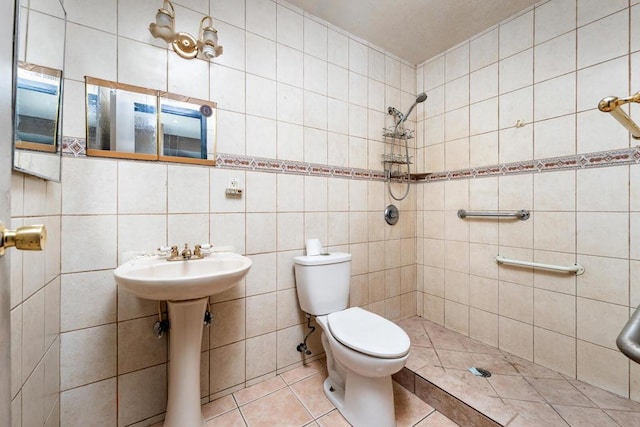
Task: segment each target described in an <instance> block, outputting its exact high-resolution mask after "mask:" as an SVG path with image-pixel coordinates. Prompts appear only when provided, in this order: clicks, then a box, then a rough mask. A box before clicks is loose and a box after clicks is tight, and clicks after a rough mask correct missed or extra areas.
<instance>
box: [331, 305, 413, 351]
mask: <svg viewBox="0 0 640 427" xmlns="http://www.w3.org/2000/svg"><path fill="white" fill-rule="evenodd" d="M327 323H328V325H329V330H330V331H331V335H332V336H333V337H334V338H335V339H336V340H338V341H339V342H340V343H341V344H343V345H344V346H346V347H349V348H351V349H353V350H356V351H358V352H360V353H364V354H367V355H369V356H374V357H379V358H382V359H396V358H399V357H403V356H406V355H407V354H408V353H409V348H410V345H411V341H410V340H409V336H408V335H407V334H406V332H405V331H403V330H402V328H400V327H399V326H398V325H396V324H395V323H393V322H391V321H389V320H387V319H385V318H384V317H382V316H378V315H377V314H374V313H371V312H369V311H366V310H363V309H361V308H360V307H352V308H348V309H346V310H341V311H337V312H334V313H331V314H329V315H328V316H327Z"/></svg>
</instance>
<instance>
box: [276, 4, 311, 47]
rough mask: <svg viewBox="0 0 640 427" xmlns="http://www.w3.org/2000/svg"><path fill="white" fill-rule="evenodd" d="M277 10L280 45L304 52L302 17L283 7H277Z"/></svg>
mask: <svg viewBox="0 0 640 427" xmlns="http://www.w3.org/2000/svg"><path fill="white" fill-rule="evenodd" d="M276 8H277V12H276V21H277V26H276V35H277V39H278V43H282V44H285V45H287V46H290V47H292V48H295V49H298V50H302V43H303V34H304V31H303V28H304V27H303V22H304V21H303V18H302V15H301V14H299V13H297V12H294V11H293V10H291V9H289V8H287V7H284V6H282V5H277V6H276Z"/></svg>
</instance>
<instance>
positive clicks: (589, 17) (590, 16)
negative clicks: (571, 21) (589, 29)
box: [577, 0, 628, 27]
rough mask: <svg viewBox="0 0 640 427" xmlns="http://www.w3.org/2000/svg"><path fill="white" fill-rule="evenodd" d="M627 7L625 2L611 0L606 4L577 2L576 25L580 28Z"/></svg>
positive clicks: (586, 1) (584, 0)
mask: <svg viewBox="0 0 640 427" xmlns="http://www.w3.org/2000/svg"><path fill="white" fill-rule="evenodd" d="M627 5H628V3H627V1H626V0H612V1H609V2H606V4H605V3H601V2H599V1H597V0H580V1H578V22H577V24H578V26H579V27H581V26H583V25H585V24H588V23H590V22H593V21H595V20H596V19H600V18H604V17H605V16H607V15H610V14H612V13H614V12H617V11H619V10H621V9H624V8H625V7H627Z"/></svg>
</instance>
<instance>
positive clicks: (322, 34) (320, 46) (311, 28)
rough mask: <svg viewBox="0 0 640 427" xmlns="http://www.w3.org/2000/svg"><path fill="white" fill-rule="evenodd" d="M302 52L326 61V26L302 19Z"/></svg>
mask: <svg viewBox="0 0 640 427" xmlns="http://www.w3.org/2000/svg"><path fill="white" fill-rule="evenodd" d="M304 52H305V53H308V54H309V55H313V56H315V57H316V58H320V59H323V60H325V61H326V60H327V26H326V25H322V24H319V23H318V22H316V21H314V20H312V19H309V18H304Z"/></svg>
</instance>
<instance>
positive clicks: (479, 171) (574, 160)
mask: <svg viewBox="0 0 640 427" xmlns="http://www.w3.org/2000/svg"><path fill="white" fill-rule="evenodd" d="M62 153H63V155H66V156H74V157H84V156H86V155H87V154H86V153H87V152H86V140H85V139H84V138H69V137H64V138H63V139H62ZM632 164H640V146H636V147H632V148H622V149H618V150H609V151H599V152H595V153H586V154H577V155H572V156H562V157H550V158H547V159H538V160H526V161H522V162H513V163H504V164H499V165H491V166H480V167H476V168H467V169H458V170H452V171H442V172H434V173H431V174H427V175H426V177H425V178H424V179H423V180H420V181H419V182H427V183H429V182H438V181H452V180H457V179H471V178H482V177H489V176H505V175H519V174H526V173H538V172H553V171H560V170H570V169H587V168H598V167H609V166H621V165H632ZM216 167H218V168H222V169H238V170H245V171H249V170H250V171H257V172H272V173H287V174H295V175H309V176H322V177H333V178H348V179H361V180H369V181H384V180H385V173H384V171H382V170H374V169H359V168H350V167H345V166H331V165H323V164H317V163H307V162H296V161H293V160H277V159H268V158H262V157H250V156H243V155H239V154H226V153H217V154H216Z"/></svg>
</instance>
